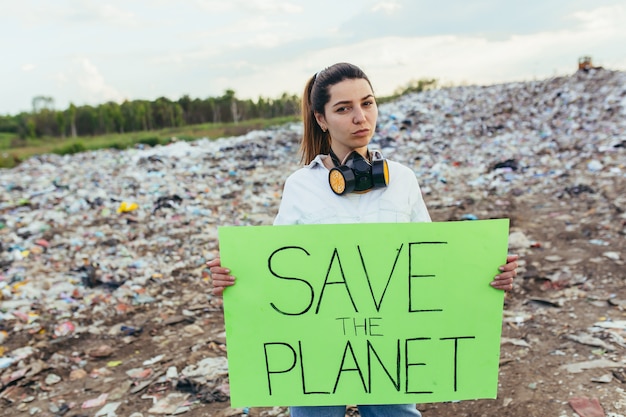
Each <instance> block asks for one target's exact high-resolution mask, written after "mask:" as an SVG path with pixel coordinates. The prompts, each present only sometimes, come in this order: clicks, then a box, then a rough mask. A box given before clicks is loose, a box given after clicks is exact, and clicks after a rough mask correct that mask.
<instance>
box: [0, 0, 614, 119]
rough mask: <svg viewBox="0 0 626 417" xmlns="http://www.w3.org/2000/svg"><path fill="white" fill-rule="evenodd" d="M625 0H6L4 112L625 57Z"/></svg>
mask: <svg viewBox="0 0 626 417" xmlns="http://www.w3.org/2000/svg"><path fill="white" fill-rule="evenodd" d="M624 22H626V0H594V1H589V0H585V1H582V0H525V1H519V0H517V1H513V0H437V1H435V0H343V1H336V0H309V1H299V0H292V1H287V0H219V1H218V0H177V1H175V0H93V1H90V0H20V1H16V0H0V51H1V52H0V54H1V55H0V56H1V57H2V58H1V59H0V115H7V114H10V115H15V114H18V113H20V112H22V111H31V110H32V100H33V98H34V97H36V96H46V97H51V98H52V99H53V100H54V108H55V109H57V110H65V109H67V108H68V106H69V105H70V103H73V104H75V105H77V106H80V105H98V104H102V103H105V102H107V101H115V102H118V103H122V102H123V101H124V100H135V99H146V100H155V99H157V98H159V97H167V98H169V99H171V100H178V99H179V98H180V97H182V96H184V95H189V96H190V97H191V98H192V99H193V98H201V99H205V98H208V97H218V96H221V95H222V94H223V93H224V91H226V90H227V89H232V90H234V91H235V92H236V97H237V98H239V99H248V98H250V99H253V100H255V101H256V99H258V98H259V97H260V96H262V97H267V98H277V97H279V96H280V95H282V94H283V93H288V94H297V95H300V94H301V92H302V89H303V87H304V84H305V82H306V81H307V79H308V78H309V77H311V76H312V75H313V74H315V73H316V72H317V71H319V70H321V69H323V68H325V67H327V66H329V65H332V64H334V63H336V62H341V61H344V62H351V63H353V64H356V65H358V66H360V67H361V68H362V69H363V70H364V71H365V72H366V73H367V74H368V76H369V78H370V80H371V82H372V84H373V86H374V91H375V93H376V94H377V95H379V96H385V95H389V94H392V93H393V92H394V91H396V90H397V89H398V88H400V87H403V86H406V85H408V83H410V82H411V81H413V80H419V79H424V78H429V79H430V78H435V79H437V80H438V81H439V84H440V85H471V84H478V85H489V84H496V83H503V82H513V81H530V80H540V79H546V78H550V77H554V76H561V75H570V74H573V73H574V72H575V71H576V69H577V65H578V58H579V57H581V56H591V57H592V59H593V62H594V64H595V65H599V66H603V67H604V68H607V69H611V70H621V71H624V70H626V24H624Z"/></svg>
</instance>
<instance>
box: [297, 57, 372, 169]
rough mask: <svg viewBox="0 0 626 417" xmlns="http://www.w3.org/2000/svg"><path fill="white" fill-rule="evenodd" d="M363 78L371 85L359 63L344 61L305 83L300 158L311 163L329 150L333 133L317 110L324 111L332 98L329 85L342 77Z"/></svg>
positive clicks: (306, 162)
mask: <svg viewBox="0 0 626 417" xmlns="http://www.w3.org/2000/svg"><path fill="white" fill-rule="evenodd" d="M354 79H364V80H366V81H367V82H368V84H369V85H370V88H371V87H372V83H370V80H369V78H367V75H365V73H364V72H363V71H362V70H361V69H360V68H359V67H357V66H356V65H352V64H348V63H345V62H341V63H338V64H334V65H332V66H330V67H328V68H325V69H323V70H322V71H320V72H318V73H317V74H315V75H314V76H313V77H311V79H309V81H308V82H307V83H306V86H305V87H304V94H303V95H302V121H303V123H304V134H303V137H302V142H301V144H300V153H301V155H302V159H301V161H302V162H304V163H305V164H309V163H311V161H313V159H315V157H316V156H317V155H319V154H328V153H330V135H329V134H328V132H324V131H323V130H322V129H321V128H320V126H319V125H318V124H317V120H316V119H315V112H317V113H320V114H324V106H326V103H328V101H329V100H330V87H332V86H333V85H335V84H337V83H339V82H341V81H343V80H354Z"/></svg>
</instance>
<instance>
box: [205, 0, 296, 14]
mask: <svg viewBox="0 0 626 417" xmlns="http://www.w3.org/2000/svg"><path fill="white" fill-rule="evenodd" d="M195 4H196V5H197V6H198V7H200V8H201V9H203V10H206V11H210V12H225V11H241V10H245V11H247V12H251V13H257V12H277V13H288V14H293V13H301V12H302V11H303V10H304V9H303V7H302V6H300V5H297V4H294V2H293V1H287V0H230V1H225V0H195Z"/></svg>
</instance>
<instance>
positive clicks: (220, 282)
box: [206, 258, 235, 297]
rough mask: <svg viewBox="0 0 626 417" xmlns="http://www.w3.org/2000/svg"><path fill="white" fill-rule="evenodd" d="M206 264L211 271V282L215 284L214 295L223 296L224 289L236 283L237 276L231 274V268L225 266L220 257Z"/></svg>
mask: <svg viewBox="0 0 626 417" xmlns="http://www.w3.org/2000/svg"><path fill="white" fill-rule="evenodd" d="M206 265H207V266H208V267H209V271H211V283H212V284H213V290H212V291H211V292H212V293H213V295H217V296H220V297H221V296H222V294H223V293H224V289H225V288H226V287H230V286H231V285H234V284H235V277H233V276H232V275H230V269H228V268H223V267H222V262H221V260H220V258H215V259H213V260H211V261H208V262H207V263H206Z"/></svg>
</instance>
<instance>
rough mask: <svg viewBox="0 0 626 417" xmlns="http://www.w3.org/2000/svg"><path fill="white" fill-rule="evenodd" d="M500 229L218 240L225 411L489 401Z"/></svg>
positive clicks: (334, 228)
mask: <svg viewBox="0 0 626 417" xmlns="http://www.w3.org/2000/svg"><path fill="white" fill-rule="evenodd" d="M508 225H509V223H508V219H497V220H480V221H463V222H442V223H400V224H345V225H344V224H341V225H338V224H335V225H300V226H249V227H221V228H219V238H220V256H221V259H222V265H223V266H225V267H228V268H230V269H231V271H232V274H233V275H234V276H235V277H236V284H235V285H234V286H232V287H229V288H227V289H226V290H225V291H224V319H225V326H226V340H227V348H228V364H229V378H230V389H231V405H232V406H233V407H243V406H295V405H347V404H402V403H426V402H441V401H450V400H464V399H478V398H495V397H496V394H497V388H498V362H499V356H500V334H501V328H502V308H503V297H504V292H503V291H500V290H496V289H494V288H492V287H491V286H490V285H489V283H490V282H491V281H492V280H493V277H494V276H495V275H496V274H498V272H499V271H498V266H500V265H502V264H504V263H505V262H506V256H507V246H508Z"/></svg>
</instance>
